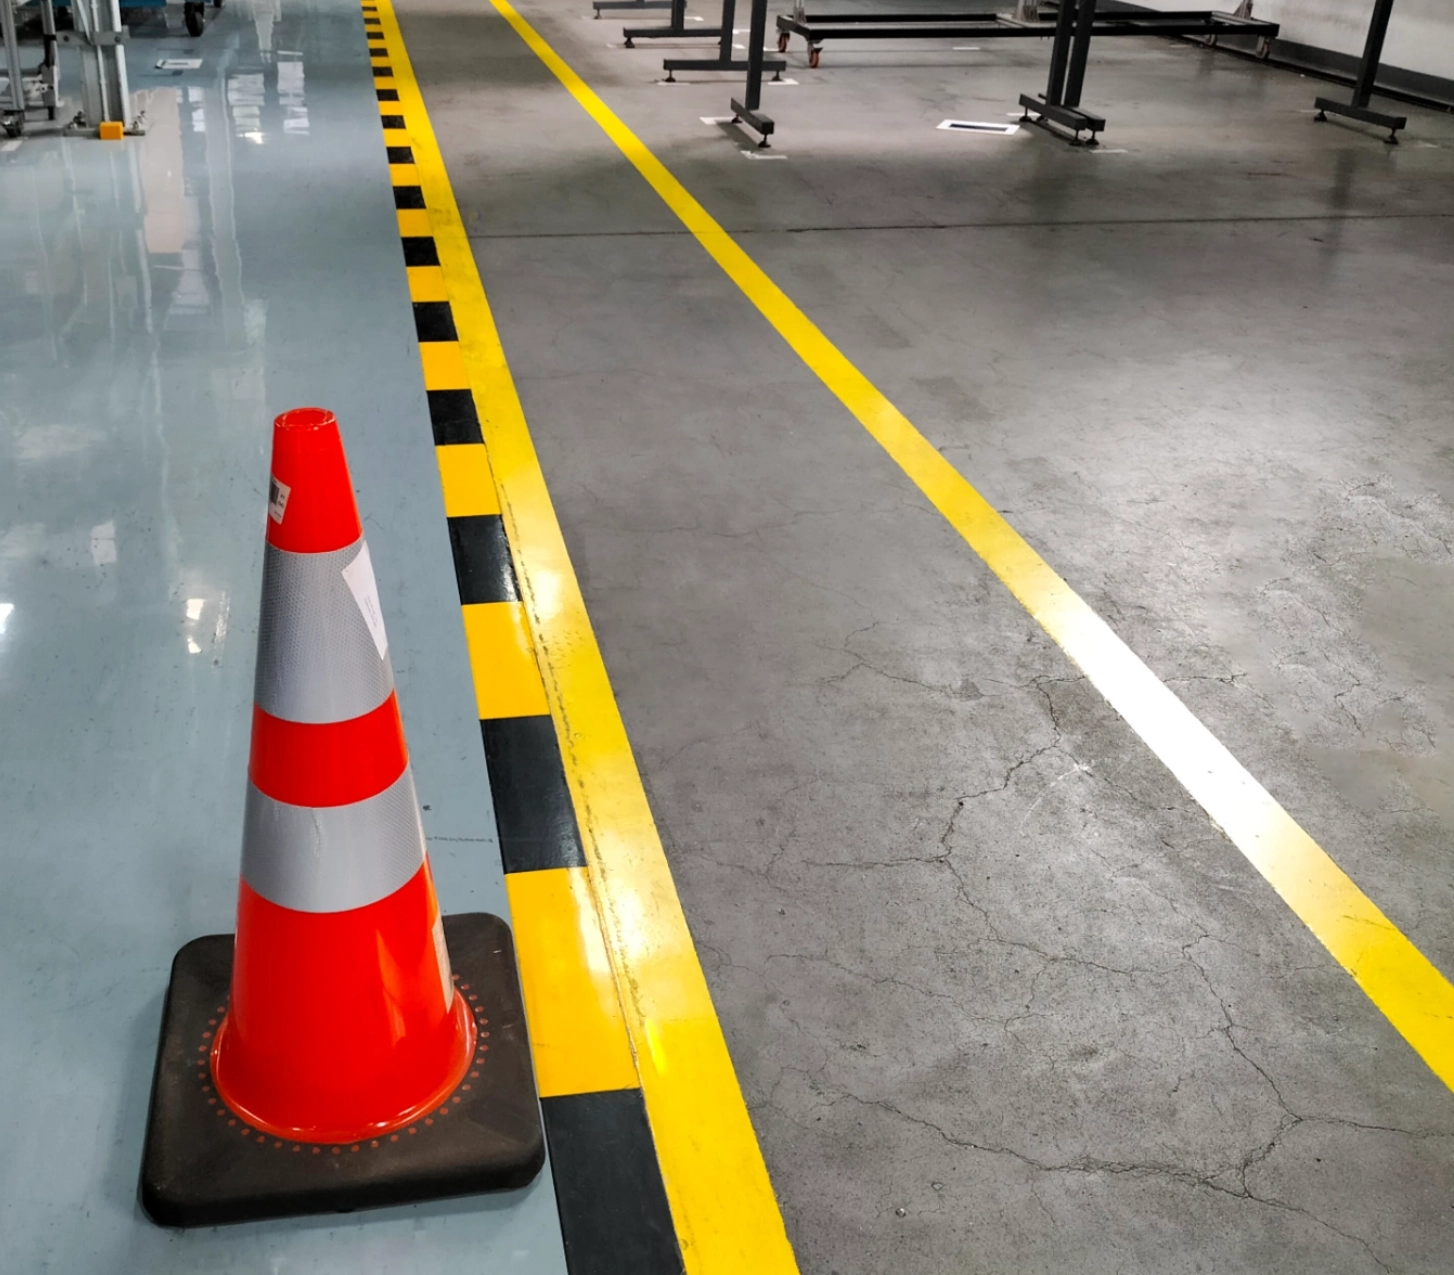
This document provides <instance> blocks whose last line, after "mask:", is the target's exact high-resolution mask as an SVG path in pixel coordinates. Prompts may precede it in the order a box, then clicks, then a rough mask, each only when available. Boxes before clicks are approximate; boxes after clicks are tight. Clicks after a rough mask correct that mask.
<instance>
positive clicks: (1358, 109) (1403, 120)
mask: <svg viewBox="0 0 1454 1275" xmlns="http://www.w3.org/2000/svg"><path fill="white" fill-rule="evenodd" d="M1313 106H1314V107H1315V108H1316V109H1317V110H1318V111H1319V112H1320V113H1321V112H1327V111H1331V112H1332V113H1333V114H1334V115H1341V116H1343V117H1344V118H1345V119H1350V120H1358V121H1359V122H1360V123H1363V124H1376V125H1377V126H1378V127H1379V128H1386V129H1388V130H1389V132H1391V133H1397V132H1398V131H1399V129H1401V128H1407V127H1408V123H1409V121H1408V117H1407V116H1404V115H1385V114H1384V113H1383V112H1382V111H1370V110H1369V109H1368V108H1367V107H1366V106H1355V105H1354V104H1353V103H1352V102H1335V101H1333V100H1332V99H1331V98H1327V97H1320V98H1316V99H1314V101H1313Z"/></svg>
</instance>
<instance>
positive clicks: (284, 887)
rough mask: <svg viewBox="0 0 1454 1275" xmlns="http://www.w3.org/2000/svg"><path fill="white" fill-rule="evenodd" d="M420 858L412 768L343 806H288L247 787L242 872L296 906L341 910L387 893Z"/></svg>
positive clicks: (261, 889)
mask: <svg viewBox="0 0 1454 1275" xmlns="http://www.w3.org/2000/svg"><path fill="white" fill-rule="evenodd" d="M423 862H424V827H423V825H422V824H421V823H420V820H419V799H418V797H417V796H415V793H414V774H413V772H412V771H411V770H410V769H409V768H408V767H407V766H406V767H405V768H404V773H403V774H402V775H400V776H399V778H398V779H396V780H395V781H394V782H393V783H392V784H390V785H389V786H388V787H387V788H385V789H384V791H383V792H381V793H379V794H378V795H377V796H375V797H369V798H367V799H366V800H364V801H355V802H353V803H352V804H351V805H347V806H290V805H289V804H288V803H287V802H285V801H277V800H275V799H274V798H272V797H269V796H267V794H265V793H263V792H260V791H258V789H257V788H255V787H254V786H253V785H252V784H248V786H247V810H246V813H245V815H244V816H243V825H242V876H243V880H245V881H246V882H247V883H248V885H250V886H251V887H252V888H253V889H254V890H256V891H257V892H258V893H259V894H260V895H262V896H263V898H265V899H267V900H269V901H270V902H272V903H276V904H279V905H280V906H281V907H285V908H294V909H296V910H297V911H299V912H344V911H347V910H348V909H349V908H361V907H363V906H364V905H365V904H368V903H376V902H377V901H378V900H379V899H384V898H388V896H389V895H391V894H393V893H394V891H395V890H397V889H398V888H399V887H400V886H401V885H403V884H405V882H407V881H408V880H409V878H410V877H412V876H413V875H414V874H415V873H416V872H418V871H419V867H420V865H421V864H422V863H423Z"/></svg>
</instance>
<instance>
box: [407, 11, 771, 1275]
mask: <svg viewBox="0 0 1454 1275" xmlns="http://www.w3.org/2000/svg"><path fill="white" fill-rule="evenodd" d="M378 7H379V14H380V17H381V18H382V19H383V22H384V30H385V32H386V34H387V35H388V37H389V42H390V48H391V50H392V51H393V54H394V56H393V66H394V70H395V79H396V82H397V85H398V89H399V97H400V103H399V106H398V108H397V109H396V112H395V113H398V114H403V115H405V117H406V118H407V119H408V121H409V134H410V140H409V144H410V145H411V146H412V148H413V152H414V160H415V165H416V167H417V169H418V172H419V184H420V186H421V187H422V188H423V190H424V200H425V204H426V205H427V206H428V208H429V209H430V227H431V229H432V232H433V235H434V240H435V246H436V249H437V251H438V253H439V259H440V262H441V263H442V265H443V267H444V274H445V280H446V283H447V285H448V289H449V301H450V306H451V309H452V311H453V314H454V319H455V326H456V328H457V329H458V331H459V333H460V348H461V350H462V353H463V362H464V366H465V368H466V369H467V371H468V381H469V384H470V385H471V387H472V388H473V391H474V399H475V405H476V409H477V411H478V414H479V417H480V423H481V428H482V430H483V434H484V440H485V445H486V446H487V448H488V449H489V457H490V466H491V469H492V471H493V473H494V476H495V484H496V490H497V493H498V496H499V501H500V510H501V516H502V518H503V520H504V523H505V529H506V534H507V537H508V539H509V542H510V546H511V551H512V553H513V555H514V559H515V566H516V571H517V575H518V577H519V582H520V588H521V593H522V596H523V598H524V608H525V611H526V613H527V614H528V616H529V622H530V630H531V635H532V636H533V638H534V645H535V649H536V653H537V656H538V658H539V662H540V670H541V673H542V674H543V676H544V678H545V690H546V696H547V699H548V703H549V708H550V712H551V715H552V716H553V718H554V719H555V725H556V730H557V735H558V737H559V739H560V742H561V753H562V761H563V763H564V766H565V771H566V779H567V781H568V783H569V785H570V789H571V795H572V798H573V801H574V804H575V808H576V815H577V820H578V822H579V825H580V830H581V840H582V843H583V846H584V848H585V852H586V857H587V860H588V863H589V877H588V880H589V883H590V887H591V890H592V892H593V895H594V898H595V901H596V904H597V908H598V911H599V913H600V915H601V918H602V921H603V922H604V939H605V945H606V950H607V953H608V955H609V957H610V961H611V968H612V970H613V973H614V975H615V986H616V988H617V991H618V993H619V995H620V997H621V1003H622V1008H623V1010H624V1013H625V1020H626V1026H627V1029H628V1031H629V1033H630V1040H631V1047H632V1050H633V1052H634V1056H635V1060H636V1069H637V1073H638V1075H639V1077H640V1083H641V1086H642V1092H643V1096H644V1098H645V1102H646V1108H647V1114H648V1117H649V1119H650V1122H651V1129H652V1136H653V1139H654V1141H655V1143H656V1149H657V1156H658V1159H659V1162H660V1165H661V1170H662V1178H663V1181H664V1183H665V1186H666V1191H667V1198H668V1201H669V1202H670V1205H671V1211H672V1221H673V1224H674V1226H675V1228H676V1231H677V1238H678V1241H679V1243H680V1245H681V1250H682V1257H683V1260H684V1262H685V1263H686V1269H687V1271H688V1272H690V1275H745V1273H747V1272H751V1273H752V1275H789V1273H790V1272H791V1273H795V1272H796V1271H797V1264H796V1263H795V1261H794V1260H793V1254H792V1249H791V1247H790V1246H789V1244H788V1240H787V1235H786V1232H785V1230H784V1227H783V1222H782V1216H781V1214H780V1213H779V1211H778V1206H777V1200H776V1198H775V1197H774V1195H773V1191H772V1186H771V1183H770V1182H769V1181H768V1176H767V1169H766V1166H765V1165H764V1164H763V1160H762V1153H761V1151H760V1150H759V1148H758V1145H757V1138H756V1135H755V1134H754V1132H753V1129H752V1122H751V1120H750V1119H749V1118H748V1114H747V1107H746V1104H745V1103H744V1102H743V1100H742V1093H741V1090H740V1088H739V1086H738V1083H737V1077H736V1074H735V1072H734V1071H733V1068H732V1062H731V1059H730V1058H729V1057H728V1053H727V1046H726V1042H725V1040H724V1039H723V1036H722V1030H721V1026H720V1024H719V1023H718V1021H717V1015H716V1012H715V1011H714V1009H713V1007H712V1001H711V996H710V994H709V993H708V990H707V984H706V979H705V978H704V977H703V975H702V969H701V965H700V962H699V961H698V959H697V954H696V949H695V948H694V947H693V944H692V940H691V935H690V933H689V932H688V930H687V925H686V918H685V917H684V916H683V914H682V910H681V904H680V902H679V900H678V898H677V893H676V887H675V885H674V883H673V882H672V879H671V873H670V871H669V869H668V867H667V863H666V857H665V855H664V853H663V851H662V848H661V842H660V839H659V837H658V835H657V832H656V826H655V823H654V822H653V820H652V816H651V810H650V808H649V806H648V804H647V801H646V794H645V792H644V790H643V788H642V785H641V777H640V774H639V773H638V772H637V769H636V764H635V760H634V758H633V757H632V754H631V747H630V744H629V742H628V741H627V738H626V731H625V727H624V726H623V724H622V722H621V717H620V713H619V711H618V709H617V707H616V701H615V698H614V696H613V695H612V693H611V687H610V682H609V680H608V678H607V676H606V670H605V666H604V664H603V663H602V660H601V654H600V651H599V649H598V647H597V645H596V641H595V635H594V633H593V632H592V630H591V624H590V619H589V617H588V616H587V614H586V609H585V603H584V601H583V600H582V598H581V593H580V586H579V584H578V582H577V580H576V576H575V572H574V570H573V568H572V566H571V563H570V559H569V557H568V555H567V553H566V548H565V542H564V539H563V537H562V536H561V532H560V527H559V525H558V523H557V521H556V518H555V512H554V509H553V508H552V505H551V501H550V495H549V492H548V491H547V489H546V486H545V480H544V477H543V475H542V474H541V471H540V466H539V462H538V460H537V458H536V455H535V450H534V446H533V444H532V442H531V439H530V434H529V430H528V429H527V427H526V423H525V418H524V414H523V412H522V410H521V407H520V400H519V397H518V395H517V394H516V391H515V385H514V382H513V379H512V378H511V376H510V370H509V367H508V365H507V364H506V361H505V354H504V350H503V349H502V348H501V345H500V340H499V335H498V332H497V331H496V328H495V323H494V319H493V316H492V315H491V313H490V308H489V303H488V302H487V301H486V299H485V293H484V289H483V287H482V286H481V284H480V279H479V274H478V271H477V269H476V267H475V262H474V256H473V254H472V252H471V250H470V245H469V239H468V237H467V236H466V234H465V230H464V226H463V224H462V222H461V220H460V216H459V209H458V206H457V205H456V203H455V200H454V192H453V190H452V188H451V186H450V182H449V176H448V173H447V172H446V170H445V166H444V161H443V159H442V157H441V155H440V153H439V146H438V143H437V141H436V140H435V137H434V133H433V129H432V128H431V126H430V124H429V119H428V115H427V113H426V112H425V110H424V102H423V98H422V96H421V95H420V93H419V89H418V85H417V83H416V81H415V79H414V74H413V70H412V67H411V65H410V62H409V58H408V55H407V52H406V51H405V48H404V46H403V44H402V41H401V38H400V34H399V29H398V23H397V20H396V18H395V16H394V13H393V9H392V6H390V5H389V4H388V3H387V2H386V0H380V4H379V6H378ZM402 224H403V223H402V219H401V225H402ZM431 388H435V387H434V386H431ZM515 875H516V876H521V875H524V874H515ZM512 881H513V878H512ZM522 964H523V962H522Z"/></svg>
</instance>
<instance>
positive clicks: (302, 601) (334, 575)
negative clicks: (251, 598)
mask: <svg viewBox="0 0 1454 1275" xmlns="http://www.w3.org/2000/svg"><path fill="white" fill-rule="evenodd" d="M363 544H364V542H363V537H362V536H360V537H359V539H358V540H357V541H356V542H354V543H353V544H351V545H349V546H348V548H346V549H338V550H335V551H334V552H333V553H290V552H289V551H288V550H287V549H278V548H276V547H274V546H273V545H268V546H267V549H266V556H265V557H264V559H263V601H262V618H261V622H260V624H259V629H258V643H257V683H256V686H255V689H254V692H253V698H254V699H255V700H256V702H257V706H258V707H259V708H260V709H262V710H263V712H265V713H270V714H271V715H272V716H274V717H281V718H283V719H284V720H286V721H290V722H344V721H348V720H349V719H350V718H354V717H362V716H363V715H364V714H365V713H368V712H371V711H372V710H374V709H376V708H377V707H378V706H379V705H380V704H382V703H383V702H384V701H385V700H386V699H387V698H388V697H389V692H390V691H392V690H393V689H394V670H393V666H392V665H391V664H390V663H389V656H388V652H387V650H386V651H385V652H384V654H383V655H382V656H381V655H380V654H379V649H378V646H377V645H376V644H375V642H374V638H373V635H372V634H371V633H370V631H369V626H368V622H367V621H366V620H365V619H364V614H363V612H362V611H361V610H360V609H359V603H358V600H357V599H356V598H355V597H354V594H353V591H352V590H351V589H350V588H349V587H348V581H347V580H346V579H345V578H344V575H343V569H344V568H345V567H347V566H348V565H349V564H350V563H352V562H353V560H354V559H355V558H357V557H358V555H359V553H360V552H361V551H362V550H363Z"/></svg>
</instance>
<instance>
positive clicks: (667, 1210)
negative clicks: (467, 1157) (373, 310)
mask: <svg viewBox="0 0 1454 1275" xmlns="http://www.w3.org/2000/svg"><path fill="white" fill-rule="evenodd" d="M0 3H3V0H0ZM370 12H376V10H374V9H371V8H370V7H368V6H365V8H364V13H365V14H368V13H370ZM364 25H365V26H366V27H370V26H373V27H378V26H382V23H381V22H380V20H379V19H378V18H369V17H365V18H364ZM367 34H368V35H369V36H370V37H371V39H372V37H373V35H374V34H375V33H374V32H372V31H369V32H368V33H367ZM390 74H392V70H391V68H389V67H377V66H376V67H375V68H374V75H375V77H379V76H383V75H390ZM376 92H377V94H378V99H379V101H381V102H397V101H398V100H399V93H398V90H397V89H378V90H376ZM381 124H382V126H383V127H384V128H386V129H403V128H405V127H406V125H405V120H404V117H403V116H402V115H384V116H382V117H381ZM387 149H388V158H389V163H391V164H407V163H412V162H413V159H414V153H413V151H412V150H411V149H410V148H409V147H407V146H390V147H388V148H387ZM394 206H395V207H396V208H399V209H405V208H424V207H425V206H426V205H425V203H424V192H423V190H422V189H421V188H420V187H418V186H396V187H394ZM401 244H402V247H403V252H404V262H405V265H406V266H437V265H438V264H439V253H438V249H437V247H436V245H435V242H434V239H433V237H432V236H416V235H406V236H401ZM414 323H415V327H416V329H417V330H418V333H419V339H420V341H430V340H435V341H439V340H451V341H452V340H457V339H458V336H457V333H456V330H455V325H454V315H453V312H452V311H451V310H450V308H449V304H448V302H415V303H414ZM427 394H428V398H429V419H430V424H431V426H432V427H433V431H434V442H435V445H436V446H449V445H453V444H460V443H482V442H483V441H484V438H483V434H482V433H481V430H480V420H479V414H478V412H477V410H476V408H475V402H474V395H473V394H472V393H471V392H470V391H469V390H429V391H427ZM448 521H449V540H450V548H451V550H452V552H453V556H454V569H455V577H456V579H457V581H458V584H459V594H460V602H461V604H462V605H466V606H468V605H470V604H472V603H480V602H515V601H518V600H519V597H520V590H519V585H518V582H517V581H516V578H515V566H514V562H513V561H512V559H511V557H510V545H509V541H508V539H507V538H506V535H505V526H504V520H503V519H502V518H501V517H500V515H498V514H480V515H474V516H469V517H461V518H450V519H449V520H448ZM480 736H481V739H482V741H483V743H484V751H485V765H486V768H487V770H488V772H489V776H490V790H491V793H492V795H493V798H494V806H495V826H496V829H497V830H498V832H499V837H500V860H501V863H502V865H503V867H504V870H505V872H506V873H514V872H531V871H538V870H542V869H550V868H584V867H586V866H587V865H586V856H585V852H584V850H583V849H582V846H581V837H580V829H579V826H578V824H577V822H576V812H575V803H574V802H573V801H572V800H571V795H570V788H569V786H568V785H567V784H566V778H565V767H564V766H563V765H562V763H561V757H560V743H559V740H558V739H557V737H556V733H555V723H554V722H553V721H552V720H551V718H550V716H549V715H548V714H542V715H540V716H534V717H502V718H495V719H489V720H485V721H482V722H480ZM540 1107H541V1115H542V1117H543V1120H544V1124H545V1135H546V1140H547V1142H548V1143H549V1146H550V1159H551V1175H552V1177H553V1178H554V1180H555V1194H556V1204H557V1208H558V1212H559V1217H560V1229H561V1239H562V1242H563V1244H564V1247H565V1258H566V1268H567V1270H568V1272H569V1275H685V1266H684V1265H683V1262H682V1256H681V1247H680V1244H679V1243H678V1240H677V1235H676V1227H675V1225H674V1224H673V1222H672V1216H671V1206H670V1204H669V1203H668V1202H667V1198H666V1187H665V1184H664V1183H663V1181H662V1176H661V1162H660V1160H659V1159H658V1157H657V1154H656V1141H655V1139H654V1138H653V1137H652V1133H651V1124H650V1121H649V1120H648V1118H647V1115H646V1100H645V1097H644V1095H643V1094H642V1092H641V1090H640V1089H639V1088H633V1089H620V1090H612V1091H607V1092H602V1093H587V1094H567V1095H561V1096H557V1097H553V1098H544V1099H541V1102H540Z"/></svg>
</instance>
